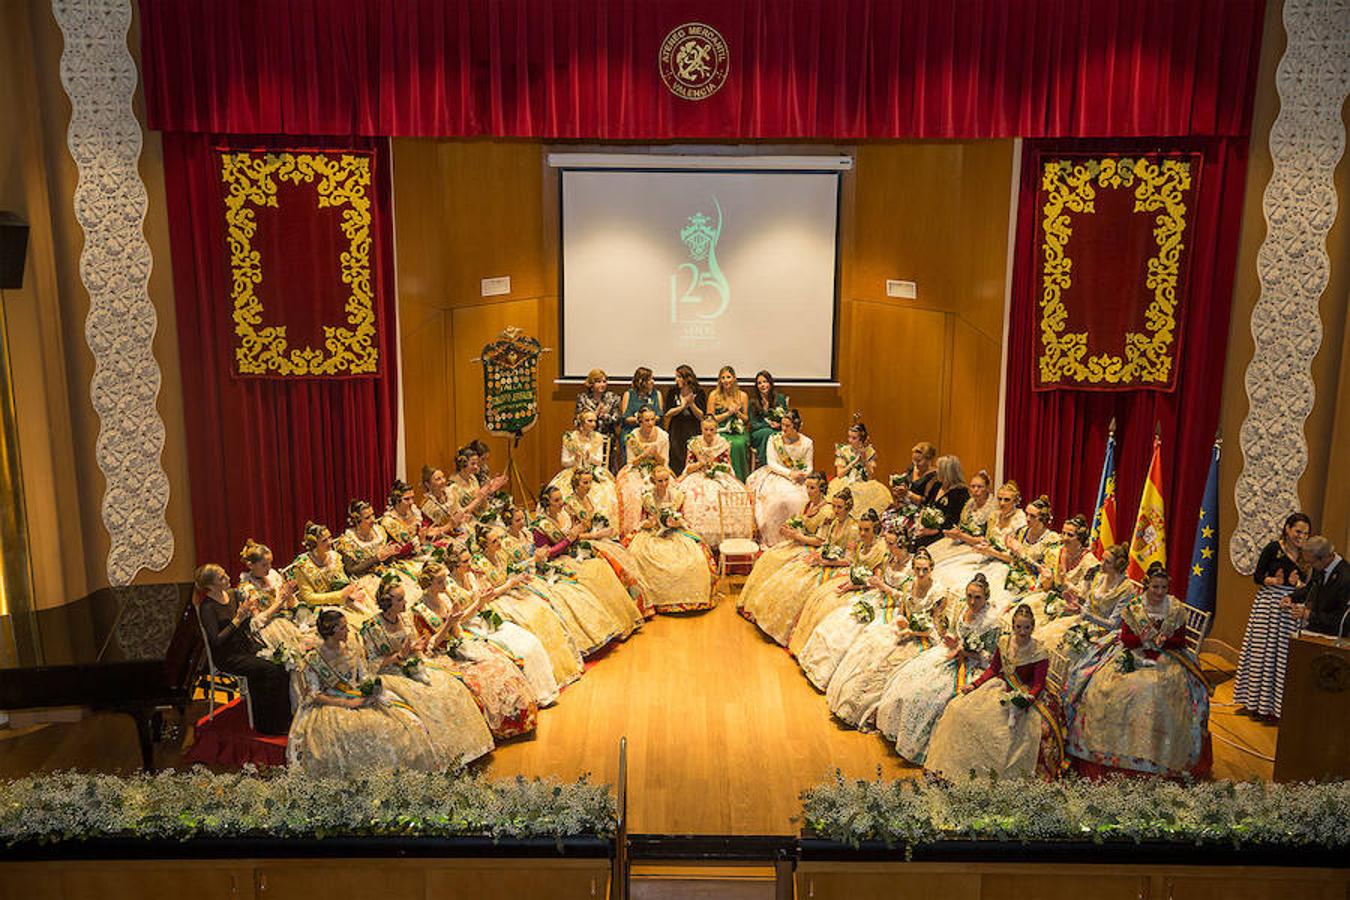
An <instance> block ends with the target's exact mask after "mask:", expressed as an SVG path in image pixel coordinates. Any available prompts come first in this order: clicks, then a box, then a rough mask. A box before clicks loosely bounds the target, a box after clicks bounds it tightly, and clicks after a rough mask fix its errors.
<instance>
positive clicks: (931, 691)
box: [877, 603, 999, 765]
mask: <svg viewBox="0 0 1350 900" xmlns="http://www.w3.org/2000/svg"><path fill="white" fill-rule="evenodd" d="M952 619H953V623H952V627H951V629H950V632H949V633H951V634H952V635H954V636H955V637H956V640H957V645H956V647H955V648H949V647H948V646H947V645H946V644H945V643H938V644H937V645H936V646H934V647H933V648H932V649H930V650H925V651H924V652H923V653H920V654H919V655H918V656H916V657H915V658H914V659H913V660H911V661H910V662H908V663H906V664H905V665H904V666H902V667H901V668H900V669H898V670H896V672H895V674H894V675H892V676H891V681H890V683H889V684H887V685H886V689H885V690H884V691H883V692H882V695H881V701H880V703H879V704H878V706H877V728H878V730H880V731H881V733H882V734H883V735H884V736H885V737H886V738H887V739H888V740H892V741H894V742H895V749H896V752H897V753H899V754H900V755H901V756H903V757H904V758H905V759H907V760H909V761H910V762H912V763H916V764H918V765H923V763H924V760H925V759H926V758H927V755H928V741H929V739H930V738H932V736H933V728H934V727H935V726H936V725H937V722H938V719H940V718H941V717H942V713H943V711H944V710H945V709H946V708H947V704H948V703H950V702H951V700H952V698H953V697H955V696H956V692H957V691H959V690H960V689H961V688H963V687H965V685H966V682H967V681H973V680H974V679H975V678H977V677H979V675H980V673H982V672H983V671H984V670H985V669H987V668H988V667H989V661H990V659H991V658H992V657H993V654H994V650H995V648H996V647H997V645H998V638H999V624H998V616H997V614H996V613H995V612H994V609H993V607H991V606H989V604H988V603H986V604H985V605H984V606H983V607H981V608H980V610H979V611H978V612H976V611H973V610H971V608H970V607H969V606H968V605H966V604H962V605H961V606H960V607H959V611H958V612H957V613H956V614H955V615H954V616H953V617H952Z"/></svg>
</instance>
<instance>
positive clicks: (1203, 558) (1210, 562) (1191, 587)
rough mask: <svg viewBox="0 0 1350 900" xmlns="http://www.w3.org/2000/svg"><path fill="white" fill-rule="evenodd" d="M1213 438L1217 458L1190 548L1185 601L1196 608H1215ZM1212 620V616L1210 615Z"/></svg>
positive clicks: (1216, 486) (1216, 482) (1216, 468)
mask: <svg viewBox="0 0 1350 900" xmlns="http://www.w3.org/2000/svg"><path fill="white" fill-rule="evenodd" d="M1221 444H1222V442H1221V441H1215V442H1214V458H1213V459H1211V460H1210V463H1209V478H1208V479H1207V480H1206V481H1205V499H1204V500H1202V501H1200V516H1199V520H1198V521H1197V522H1196V523H1195V549H1194V550H1192V551H1191V574H1190V578H1189V579H1188V580H1187V582H1186V603H1187V605H1189V606H1194V607H1195V608H1196V609H1198V610H1201V611H1204V612H1208V613H1211V614H1212V613H1213V612H1214V585H1215V581H1216V572H1217V571H1218V566H1219V554H1218V551H1217V550H1215V548H1216V547H1217V546H1218V544H1219V448H1220V446H1221ZM1210 622H1211V624H1212V623H1213V619H1212V618H1211V619H1210Z"/></svg>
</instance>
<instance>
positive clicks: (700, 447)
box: [679, 434, 755, 547]
mask: <svg viewBox="0 0 1350 900" xmlns="http://www.w3.org/2000/svg"><path fill="white" fill-rule="evenodd" d="M687 456H688V458H687V459H686V460H685V464H684V475H682V476H680V481H679V488H680V491H681V492H682V493H683V494H684V518H685V522H686V523H688V526H689V530H690V531H692V532H694V533H695V534H697V535H698V536H699V537H700V538H702V539H703V542H704V543H705V544H706V545H707V546H709V547H716V546H717V545H718V544H720V543H722V540H723V539H724V538H750V537H751V536H752V535H753V533H754V524H755V523H754V521H753V519H747V520H742V521H738V520H737V518H736V515H735V510H738V509H741V508H746V509H749V508H750V506H749V503H744V506H743V507H736V506H732V505H731V500H730V498H743V499H744V501H749V499H750V492H749V490H748V489H747V488H746V486H745V485H744V484H742V483H741V482H740V481H739V480H737V479H738V476H737V475H735V474H734V473H733V472H732V467H731V445H730V444H728V443H727V440H726V438H724V437H722V436H721V435H713V439H712V443H711V444H710V443H708V442H706V441H704V439H703V435H702V434H700V435H699V436H698V437H695V438H690V440H689V451H688V454H687ZM696 463H702V464H703V467H702V468H701V469H699V470H698V471H696V472H691V471H690V470H689V467H690V466H692V465H694V464H696ZM722 497H727V498H728V500H727V501H725V506H726V512H725V515H724V513H723V507H722V504H723V501H721V499H720V498H722ZM724 518H725V520H726V522H725V524H726V527H727V533H726V534H723V533H722V526H723V519H724Z"/></svg>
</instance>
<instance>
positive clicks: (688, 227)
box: [670, 196, 731, 342]
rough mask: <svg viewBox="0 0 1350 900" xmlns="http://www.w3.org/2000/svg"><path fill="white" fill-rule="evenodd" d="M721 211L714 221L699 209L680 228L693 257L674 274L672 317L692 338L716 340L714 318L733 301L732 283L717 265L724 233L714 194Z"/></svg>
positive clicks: (671, 291) (682, 238) (686, 336)
mask: <svg viewBox="0 0 1350 900" xmlns="http://www.w3.org/2000/svg"><path fill="white" fill-rule="evenodd" d="M712 202H713V208H714V209H715V210H716V211H717V223H716V224H715V225H714V224H713V222H712V220H711V219H709V218H708V216H706V215H704V214H703V213H701V212H696V213H694V214H693V215H692V216H690V217H689V219H688V220H687V221H686V223H685V226H684V227H683V228H681V229H680V240H681V241H683V242H684V245H685V247H687V248H688V250H689V261H688V262H683V263H680V264H679V265H678V266H676V267H675V271H674V272H673V273H671V276H670V321H671V324H675V325H682V326H684V327H683V328H682V329H681V331H682V336H683V337H684V338H687V339H688V340H690V341H691V342H697V341H702V340H712V339H713V338H714V336H715V335H714V333H713V321H714V320H716V319H717V318H719V317H720V316H721V315H722V314H723V313H725V312H726V311H727V307H728V306H729V305H730V304H731V286H730V285H729V284H727V279H726V276H725V275H723V274H722V269H721V268H720V267H719V266H718V265H717V240H718V238H719V237H721V235H722V205H721V204H720V203H718V202H717V197H716V196H714V197H713V198H712Z"/></svg>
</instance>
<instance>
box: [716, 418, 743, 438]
mask: <svg viewBox="0 0 1350 900" xmlns="http://www.w3.org/2000/svg"><path fill="white" fill-rule="evenodd" d="M722 433H723V434H745V423H744V422H742V421H741V417H740V416H736V415H732V416H729V417H728V418H727V420H726V421H725V422H723V423H722Z"/></svg>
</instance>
